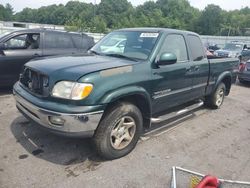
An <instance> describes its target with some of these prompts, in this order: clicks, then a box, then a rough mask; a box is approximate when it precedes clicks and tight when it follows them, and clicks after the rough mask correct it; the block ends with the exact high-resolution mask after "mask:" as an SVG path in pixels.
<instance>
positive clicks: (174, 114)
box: [151, 100, 204, 123]
mask: <svg viewBox="0 0 250 188" xmlns="http://www.w3.org/2000/svg"><path fill="white" fill-rule="evenodd" d="M203 104H204V102H203V101H202V100H199V101H198V102H197V103H195V104H193V105H190V106H187V107H186V108H184V109H182V110H179V111H175V112H171V113H169V114H166V115H163V116H159V117H157V118H151V123H160V122H163V121H166V120H168V119H172V118H174V117H177V116H180V115H182V114H185V113H187V112H190V111H192V110H195V109H197V108H199V107H201V106H203Z"/></svg>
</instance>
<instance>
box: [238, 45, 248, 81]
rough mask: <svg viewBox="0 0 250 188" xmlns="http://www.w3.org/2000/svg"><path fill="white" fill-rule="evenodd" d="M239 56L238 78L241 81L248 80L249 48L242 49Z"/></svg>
mask: <svg viewBox="0 0 250 188" xmlns="http://www.w3.org/2000/svg"><path fill="white" fill-rule="evenodd" d="M239 58H240V65H239V73H238V79H239V81H240V82H241V83H245V82H250V50H243V51H242V52H241V55H240V57H239Z"/></svg>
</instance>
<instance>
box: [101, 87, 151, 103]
mask: <svg viewBox="0 0 250 188" xmlns="http://www.w3.org/2000/svg"><path fill="white" fill-rule="evenodd" d="M136 94H137V95H141V96H143V97H144V98H145V99H146V100H147V101H148V102H149V104H150V103H151V101H150V95H149V93H148V92H147V91H146V90H145V89H144V88H143V87H139V86H127V87H122V88H118V89H116V90H112V91H111V92H110V93H108V94H106V95H104V96H103V97H102V98H101V103H102V104H105V103H110V102H113V101H116V100H118V99H119V98H122V97H126V96H131V95H136Z"/></svg>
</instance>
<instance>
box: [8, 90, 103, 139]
mask: <svg viewBox="0 0 250 188" xmlns="http://www.w3.org/2000/svg"><path fill="white" fill-rule="evenodd" d="M13 95H14V97H15V100H16V106H17V109H18V110H19V111H20V112H21V113H22V114H23V115H24V116H25V117H26V118H28V119H29V120H31V121H32V122H34V123H35V124H38V125H40V126H41V127H43V128H45V129H46V130H48V131H50V132H53V133H55V134H59V135H64V136H70V137H92V136H93V135H94V132H95V130H96V128H97V126H98V124H99V121H100V120H101V117H102V114H103V110H100V111H93V112H84V113H61V112H57V111H51V110H47V109H44V108H41V107H38V106H36V105H34V104H32V103H31V102H29V101H28V100H26V99H25V98H23V97H22V96H21V95H20V94H18V93H17V92H16V90H15V87H14V90H13ZM55 117H56V118H60V119H61V120H62V122H63V124H62V123H60V125H59V124H54V123H53V121H51V119H52V118H55Z"/></svg>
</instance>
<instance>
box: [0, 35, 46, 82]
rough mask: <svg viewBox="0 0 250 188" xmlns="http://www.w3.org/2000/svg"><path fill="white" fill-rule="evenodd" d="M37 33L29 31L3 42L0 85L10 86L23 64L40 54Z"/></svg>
mask: <svg viewBox="0 0 250 188" xmlns="http://www.w3.org/2000/svg"><path fill="white" fill-rule="evenodd" d="M39 40H40V36H39V34H35V33H32V34H31V33H29V34H22V35H18V36H15V37H12V38H10V39H8V40H7V41H5V42H4V49H2V51H1V55H0V86H11V85H13V84H14V82H15V81H17V80H18V79H19V75H20V72H21V71H22V68H23V65H24V64H25V63H27V62H28V61H29V60H31V59H33V58H35V57H39V56H41V55H42V50H41V49H40V47H39V45H40V42H39Z"/></svg>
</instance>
